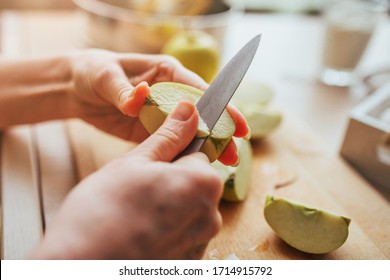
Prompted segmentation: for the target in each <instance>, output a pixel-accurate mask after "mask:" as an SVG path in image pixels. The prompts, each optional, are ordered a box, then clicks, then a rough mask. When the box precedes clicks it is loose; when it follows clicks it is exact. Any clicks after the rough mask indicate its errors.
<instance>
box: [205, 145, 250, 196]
mask: <svg viewBox="0 0 390 280" xmlns="http://www.w3.org/2000/svg"><path fill="white" fill-rule="evenodd" d="M234 141H235V143H236V145H237V151H238V154H239V157H240V162H239V164H238V165H237V166H226V165H224V164H222V163H220V162H219V161H216V162H213V163H212V164H211V165H212V166H213V167H214V168H215V170H217V172H218V174H219V176H220V177H221V179H222V181H223V182H224V191H223V195H222V199H223V200H225V201H243V200H245V199H246V197H247V195H248V192H249V187H250V182H251V173H252V157H253V155H252V147H251V145H250V143H249V141H248V140H244V139H241V138H235V139H234Z"/></svg>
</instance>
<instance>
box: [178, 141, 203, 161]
mask: <svg viewBox="0 0 390 280" xmlns="http://www.w3.org/2000/svg"><path fill="white" fill-rule="evenodd" d="M206 139H207V138H196V137H195V138H194V139H192V141H191V143H190V144H189V145H188V146H187V147H186V148H185V149H184V150H183V151H182V152H181V153H179V154H178V155H177V156H176V157H175V158H174V160H173V161H175V160H177V159H179V158H181V157H183V156H187V155H189V154H192V153H196V152H199V151H200V149H201V148H202V146H203V144H204V142H205V141H206Z"/></svg>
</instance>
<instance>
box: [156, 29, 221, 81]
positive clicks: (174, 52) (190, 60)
mask: <svg viewBox="0 0 390 280" xmlns="http://www.w3.org/2000/svg"><path fill="white" fill-rule="evenodd" d="M161 52H162V53H163V54H168V55H171V56H173V57H175V58H177V59H178V60H179V61H180V62H181V63H182V64H183V65H184V67H186V68H188V69H190V70H191V71H193V72H195V73H197V74H198V75H199V76H200V77H202V78H203V79H204V80H205V81H206V82H208V83H210V82H211V81H212V80H213V79H214V77H215V76H216V74H217V73H218V70H219V64H220V50H219V47H218V43H217V41H216V39H215V38H214V37H213V36H211V35H210V34H208V33H206V32H203V31H200V30H186V31H183V32H179V33H178V34H176V35H175V36H173V37H172V38H171V39H170V40H168V42H167V43H166V44H165V45H164V47H163V48H162V51H161Z"/></svg>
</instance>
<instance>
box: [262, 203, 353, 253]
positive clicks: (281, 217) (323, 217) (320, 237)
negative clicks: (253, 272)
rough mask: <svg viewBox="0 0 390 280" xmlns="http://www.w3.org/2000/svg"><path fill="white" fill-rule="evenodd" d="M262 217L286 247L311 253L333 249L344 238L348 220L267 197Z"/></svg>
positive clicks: (346, 233)
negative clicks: (287, 245)
mask: <svg viewBox="0 0 390 280" xmlns="http://www.w3.org/2000/svg"><path fill="white" fill-rule="evenodd" d="M264 217H265V219H266V221H267V223H268V224H269V226H270V227H271V228H272V229H273V230H274V231H275V233H276V234H277V235H278V236H279V237H280V238H281V239H283V240H284V241H285V242H286V243H287V244H289V245H290V246H292V247H294V248H296V249H298V250H300V251H303V252H306V253H311V254H324V253H329V252H331V251H333V250H336V249H337V248H339V247H340V246H341V245H343V244H344V242H345V241H346V239H347V237H348V226H349V224H350V222H351V220H350V219H349V218H346V217H343V216H340V215H336V214H333V213H330V212H327V211H324V210H319V209H315V208H312V207H308V206H304V205H302V204H301V203H298V202H295V201H292V200H288V199H284V198H275V197H273V196H267V198H266V202H265V206H264Z"/></svg>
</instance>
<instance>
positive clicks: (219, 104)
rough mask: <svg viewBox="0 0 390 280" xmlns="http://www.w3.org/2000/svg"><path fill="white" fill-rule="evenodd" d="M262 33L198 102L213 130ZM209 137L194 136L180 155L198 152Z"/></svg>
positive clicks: (227, 65) (201, 113) (247, 65)
mask: <svg viewBox="0 0 390 280" xmlns="http://www.w3.org/2000/svg"><path fill="white" fill-rule="evenodd" d="M260 39H261V34H259V35H257V36H255V37H254V38H253V39H252V40H250V41H249V42H248V43H247V44H246V45H245V46H244V47H243V48H242V49H241V50H240V51H239V52H238V53H237V54H236V55H235V56H234V57H233V58H232V59H231V60H230V61H229V62H228V63H227V64H226V66H225V67H224V68H223V69H222V70H221V71H220V73H219V74H218V75H217V77H216V78H215V79H214V81H213V82H212V83H211V84H210V86H209V87H208V88H207V90H206V91H205V92H204V93H203V95H202V97H201V98H200V99H199V101H198V102H197V103H196V108H197V110H198V112H199V116H200V117H201V118H202V120H203V121H204V122H205V123H206V125H207V127H208V129H209V130H210V131H211V130H212V129H213V127H214V125H215V124H216V123H217V121H218V119H219V118H220V116H221V115H222V113H223V111H224V110H225V108H226V106H227V104H228V103H229V101H230V99H231V98H232V96H233V94H234V93H235V92H236V90H237V88H238V86H239V85H240V83H241V81H242V79H243V78H244V76H245V74H246V72H247V70H248V68H249V66H250V64H251V63H252V60H253V57H254V56H255V54H256V51H257V48H258V46H259V43H260ZM206 139H207V138H194V139H193V140H192V141H191V143H190V144H189V145H188V146H187V147H186V148H185V149H184V150H183V151H182V152H181V153H180V154H179V156H178V157H177V158H179V157H182V156H185V155H188V154H191V153H194V152H198V151H199V150H200V149H201V147H202V145H203V144H204V142H205V141H206Z"/></svg>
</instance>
